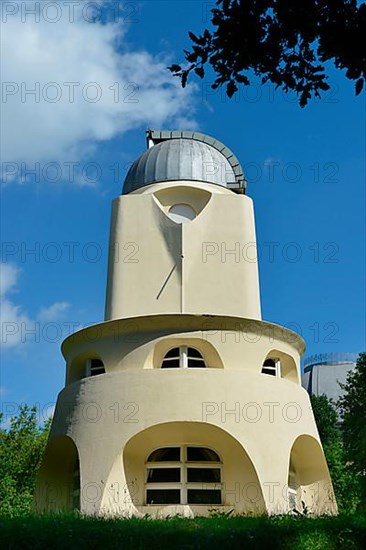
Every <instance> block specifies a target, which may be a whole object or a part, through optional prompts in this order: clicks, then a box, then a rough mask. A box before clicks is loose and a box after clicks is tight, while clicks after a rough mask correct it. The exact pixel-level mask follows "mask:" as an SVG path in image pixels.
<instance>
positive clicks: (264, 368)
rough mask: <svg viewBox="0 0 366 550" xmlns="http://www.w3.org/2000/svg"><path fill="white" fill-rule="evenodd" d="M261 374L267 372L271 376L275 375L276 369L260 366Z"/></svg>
mask: <svg viewBox="0 0 366 550" xmlns="http://www.w3.org/2000/svg"><path fill="white" fill-rule="evenodd" d="M262 374H269V375H271V376H276V369H272V368H270V367H267V368H266V367H263V368H262Z"/></svg>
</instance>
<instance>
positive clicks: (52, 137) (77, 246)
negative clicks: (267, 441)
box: [0, 0, 365, 413]
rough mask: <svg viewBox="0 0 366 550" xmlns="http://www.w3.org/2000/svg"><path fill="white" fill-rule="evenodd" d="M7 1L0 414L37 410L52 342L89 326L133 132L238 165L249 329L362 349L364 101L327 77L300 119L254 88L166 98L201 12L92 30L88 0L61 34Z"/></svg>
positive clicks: (59, 375)
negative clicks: (184, 132)
mask: <svg viewBox="0 0 366 550" xmlns="http://www.w3.org/2000/svg"><path fill="white" fill-rule="evenodd" d="M20 4H21V3H19V10H18V11H17V13H15V14H14V15H11V14H8V13H7V14H4V12H3V14H2V16H3V24H2V38H1V41H2V50H3V60H2V63H3V69H2V73H3V74H2V79H3V81H4V82H5V83H6V85H7V88H6V101H5V99H4V95H3V101H2V105H1V109H2V115H3V116H2V121H3V126H2V127H1V153H2V168H3V174H2V195H1V216H2V220H1V239H2V258H1V261H2V265H1V274H2V356H1V382H0V385H1V398H2V400H3V408H4V410H5V411H6V412H8V413H9V412H10V411H11V410H12V409H14V410H15V409H16V404H17V403H19V402H27V403H30V404H32V403H39V404H41V406H42V408H43V409H44V410H48V407H50V408H52V407H51V405H50V404H52V403H53V402H54V401H55V399H56V396H57V393H58V392H59V391H60V389H61V388H62V386H63V383H64V363H63V358H62V355H61V353H60V344H61V341H62V339H63V337H64V336H65V335H66V334H68V333H69V331H70V330H71V326H74V327H79V328H81V327H82V326H84V325H86V324H90V323H94V322H98V321H101V320H103V315H104V298H105V283H106V276H107V253H108V236H109V222H110V208H111V201H112V199H113V198H114V197H116V196H117V195H118V194H119V193H120V190H121V186H122V182H123V179H124V176H125V174H126V171H127V169H128V166H129V163H131V162H132V161H133V160H134V159H135V158H136V157H137V156H138V155H139V154H140V153H141V152H143V150H144V149H145V134H144V132H145V129H146V128H147V127H155V128H157V129H158V128H159V129H173V128H180V129H183V128H184V129H199V130H200V131H202V132H204V133H208V134H210V135H212V136H214V137H215V138H217V139H219V140H220V141H223V142H224V143H225V144H227V145H228V147H230V148H231V149H232V150H233V151H234V153H235V154H236V155H237V156H238V158H239V159H240V161H241V163H242V165H243V167H244V171H245V172H246V176H247V179H248V194H249V196H251V197H252V198H253V200H254V205H255V214H256V227H257V240H258V248H259V254H260V258H259V270H260V283H261V297H262V314H263V318H264V319H265V320H268V321H272V322H276V323H279V324H282V325H285V326H288V327H289V328H293V329H297V330H298V331H300V333H301V334H302V336H303V337H304V339H305V340H306V343H307V352H306V355H311V354H314V353H327V352H333V351H352V352H359V351H361V350H364V349H365V161H364V153H365V101H364V96H362V97H357V98H356V97H355V96H354V90H353V85H352V83H350V82H349V81H346V79H345V78H344V77H343V75H342V73H341V72H340V71H336V70H331V71H330V83H331V84H332V89H331V90H330V91H329V92H327V93H325V94H324V97H323V99H322V100H321V101H315V102H313V103H311V104H310V105H309V106H308V107H306V108H305V109H300V108H299V107H298V106H297V104H296V101H295V99H294V98H293V97H292V96H285V95H284V94H283V93H282V92H281V91H277V92H275V91H274V90H273V89H272V88H270V87H269V86H264V87H260V86H252V87H251V88H250V89H247V90H242V91H241V92H240V94H239V95H238V96H237V98H235V99H233V100H228V99H227V98H226V97H225V95H224V93H223V92H221V91H215V92H214V91H212V90H210V88H209V83H210V75H208V78H207V79H206V80H205V81H204V82H203V83H202V82H201V81H193V82H192V84H191V85H190V86H188V88H187V89H186V90H181V89H180V87H179V83H178V81H177V80H176V79H173V78H172V77H171V76H170V74H169V73H168V72H167V71H166V70H165V67H166V66H167V65H168V64H170V63H172V62H179V61H181V60H182V53H181V52H182V50H183V48H187V47H189V40H188V37H187V32H188V30H192V31H194V32H199V30H200V29H202V28H203V26H204V25H205V24H206V23H207V22H206V20H205V19H206V14H207V10H208V9H209V8H210V7H212V6H213V3H212V2H201V1H199V0H197V1H187V0H184V1H183V0H182V1H171V2H168V1H159V0H154V1H148V2H126V3H124V4H123V3H119V6H120V11H119V13H118V15H114V13H115V12H114V13H113V11H109V12H108V11H107V8H106V7H105V5H104V4H103V2H102V1H101V2H100V10H101V11H100V13H101V14H102V15H103V18H104V16H106V15H107V14H109V23H108V24H103V25H102V24H100V23H98V22H97V23H90V22H89V19H90V17H91V14H92V11H87V10H86V11H84V13H83V12H82V11H80V10H81V7H83V8H85V6H86V4H88V3H87V2H84V4H83V5H82V6H81V7H80V8H76V12H75V14H74V20H73V21H70V19H72V17H71V16H70V12H69V11H67V9H66V8H67V5H66V6H65V3H60V6H61V7H60V10H61V12H60V14H57V13H56V12H51V11H50V12H48V13H41V14H40V16H39V21H35V17H34V16H31V15H29V14H27V13H22V11H21V6H20ZM23 4H24V3H23ZM29 4H30V3H28V5H29ZM66 4H67V3H66ZM89 4H90V3H89ZM14 5H16V3H14ZM115 6H116V5H115V4H114V5H113V7H114V8H115ZM121 8H122V9H121ZM90 9H91V8H90ZM58 15H60V19H59V21H57V22H55V23H52V22H51V21H52V20H53V19H56V18H57V17H58ZM4 17H5V19H4ZM16 43H18V46H17V48H15V44H16ZM70 82H73V83H76V84H74V88H73V93H74V97H73V101H72V96H71V95H70V94H71V85H70V84H65V83H70ZM37 86H39V87H38V88H37ZM32 88H33V89H34V90H35V94H33V95H31V94H29V93H28V94H27V90H28V91H29V90H30V89H32ZM3 91H4V90H3ZM99 93H101V97H100V98H99V99H98V94H99ZM37 94H38V95H37ZM118 94H119V97H117V95H118ZM58 96H59V97H58ZM38 100H39V101H38ZM71 163H74V164H71ZM72 166H74V169H75V173H74V174H73V177H71V175H70V170H71V167H72ZM30 169H33V170H35V171H36V175H32V174H27V173H26V172H27V170H30ZM51 180H55V181H51ZM71 243H73V244H71ZM31 250H33V251H34V253H33V254H32V253H29V251H31ZM72 251H73V252H72ZM17 329H18V330H17ZM30 329H33V330H35V331H36V333H35V335H33V336H32V335H31V334H27V333H26V332H25V330H30ZM12 331H13V332H14V334H10V333H11V332H12Z"/></svg>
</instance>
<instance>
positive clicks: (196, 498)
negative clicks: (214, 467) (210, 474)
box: [188, 489, 221, 504]
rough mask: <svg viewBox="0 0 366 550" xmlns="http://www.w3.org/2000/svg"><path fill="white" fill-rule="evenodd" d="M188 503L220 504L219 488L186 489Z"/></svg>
mask: <svg viewBox="0 0 366 550" xmlns="http://www.w3.org/2000/svg"><path fill="white" fill-rule="evenodd" d="M188 504H221V491H220V490H219V489H207V490H204V489H188Z"/></svg>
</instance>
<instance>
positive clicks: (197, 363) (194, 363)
mask: <svg viewBox="0 0 366 550" xmlns="http://www.w3.org/2000/svg"><path fill="white" fill-rule="evenodd" d="M188 367H189V368H190V369H192V368H193V369H194V368H198V369H204V368H205V367H206V365H205V362H204V361H203V360H202V359H190V358H188Z"/></svg>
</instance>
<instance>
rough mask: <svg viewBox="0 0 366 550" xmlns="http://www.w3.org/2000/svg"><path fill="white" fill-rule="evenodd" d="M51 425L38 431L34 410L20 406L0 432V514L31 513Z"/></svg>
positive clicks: (34, 408)
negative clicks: (37, 477)
mask: <svg viewBox="0 0 366 550" xmlns="http://www.w3.org/2000/svg"><path fill="white" fill-rule="evenodd" d="M50 423H51V419H48V420H47V421H46V422H45V423H44V425H43V426H41V427H39V426H38V422H37V409H36V407H32V408H30V407H28V405H22V406H20V409H19V414H18V416H14V417H12V418H11V421H10V428H9V429H8V430H5V429H3V428H1V429H0V514H3V515H4V514H5V515H10V516H16V515H22V514H27V513H29V512H30V510H31V505H32V500H33V493H34V488H35V482H36V476H37V472H38V469H39V466H40V463H41V459H42V455H43V452H44V449H45V446H46V442H47V437H48V433H49V428H50Z"/></svg>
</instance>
